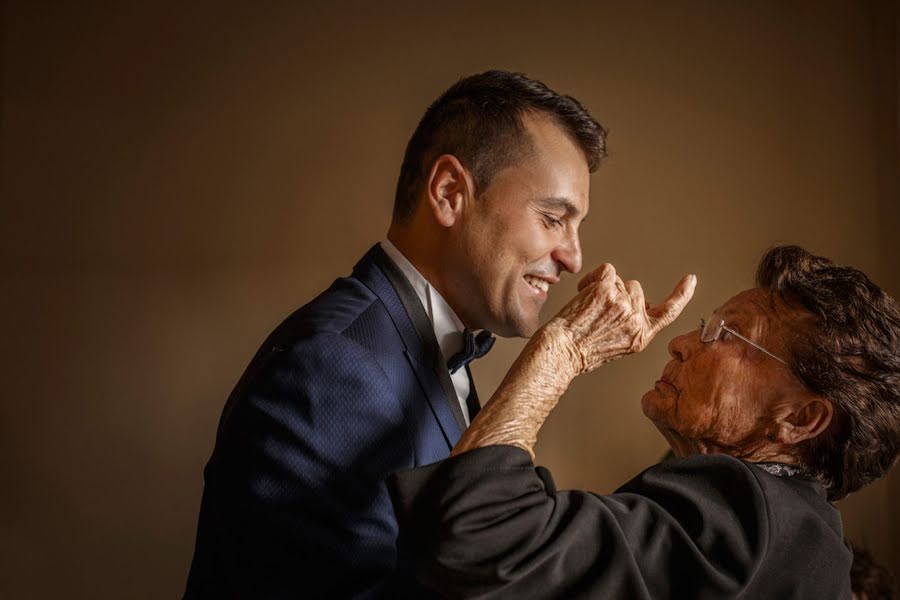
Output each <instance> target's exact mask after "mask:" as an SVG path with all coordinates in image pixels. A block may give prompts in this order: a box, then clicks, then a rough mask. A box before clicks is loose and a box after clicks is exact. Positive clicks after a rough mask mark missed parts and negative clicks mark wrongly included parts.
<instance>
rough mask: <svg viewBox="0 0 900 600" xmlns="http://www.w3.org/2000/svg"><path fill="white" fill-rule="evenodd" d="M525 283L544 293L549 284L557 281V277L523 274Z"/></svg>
mask: <svg viewBox="0 0 900 600" xmlns="http://www.w3.org/2000/svg"><path fill="white" fill-rule="evenodd" d="M523 279H524V280H525V283H527V284H528V285H530V286H531V287H532V288H534V289H535V290H540V291H541V292H543V293H544V294H546V293H547V291H548V290H549V289H550V286H551V285H553V284H554V283H557V282H558V281H559V278H558V277H549V276H548V277H546V278H545V277H537V276H535V275H525V276H524V277H523Z"/></svg>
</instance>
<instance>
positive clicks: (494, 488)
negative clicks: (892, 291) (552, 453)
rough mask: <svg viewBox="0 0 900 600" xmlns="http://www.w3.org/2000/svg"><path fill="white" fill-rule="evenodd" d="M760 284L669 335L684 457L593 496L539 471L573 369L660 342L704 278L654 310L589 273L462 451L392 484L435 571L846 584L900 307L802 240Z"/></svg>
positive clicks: (411, 537)
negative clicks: (842, 509)
mask: <svg viewBox="0 0 900 600" xmlns="http://www.w3.org/2000/svg"><path fill="white" fill-rule="evenodd" d="M757 285H758V287H756V288H754V289H750V290H747V291H745V292H742V293H740V294H738V295H737V296H735V297H733V298H731V299H730V300H728V301H727V302H726V303H725V304H723V305H722V306H721V307H719V308H718V309H717V310H716V311H714V312H713V314H712V315H710V316H709V318H708V319H706V320H704V321H703V322H702V323H701V325H700V327H699V329H697V330H695V331H692V332H690V333H687V334H685V335H681V336H679V337H676V338H675V339H674V340H672V341H671V343H670V344H669V353H670V354H671V357H672V360H671V361H670V362H669V363H668V364H667V365H666V366H665V368H664V369H663V373H662V375H661V377H660V378H659V381H657V382H656V385H655V387H654V388H653V389H652V390H650V391H649V392H647V393H646V394H645V395H644V397H643V399H642V407H643V410H644V413H645V414H646V415H647V417H648V418H649V419H651V420H652V421H653V423H654V424H655V425H656V426H657V427H658V428H659V430H660V431H661V432H662V434H663V436H664V437H665V438H666V439H667V440H668V442H669V444H670V445H671V446H672V448H673V450H674V451H675V453H676V455H677V456H678V457H679V458H678V459H676V460H673V461H671V462H667V463H664V464H659V465H656V466H654V467H651V468H649V469H647V470H646V471H644V472H643V473H642V474H640V475H639V476H637V477H636V478H635V479H633V480H632V481H630V482H628V483H627V484H625V485H624V486H622V487H621V488H620V489H619V490H617V491H616V492H615V493H613V494H611V495H608V496H598V495H595V494H591V493H588V492H581V491H560V492H558V491H556V490H555V488H554V485H553V483H552V479H551V478H550V477H549V474H548V473H547V472H546V471H545V470H543V469H540V468H538V469H535V467H534V465H533V462H532V460H533V456H534V455H533V452H532V447H533V444H534V442H535V440H536V436H537V431H538V429H539V427H540V425H541V424H542V423H543V421H544V419H545V418H546V416H547V415H548V414H549V412H550V411H551V410H552V408H553V406H555V404H556V402H557V400H558V399H559V397H560V396H561V394H562V393H563V392H564V391H565V389H566V388H567V386H568V385H569V383H570V382H571V380H572V379H573V378H574V377H575V376H576V375H577V374H579V373H582V372H585V371H588V370H591V369H593V368H595V367H597V366H599V365H601V364H603V363H605V362H608V361H609V360H612V359H615V358H617V357H619V356H622V355H624V354H627V353H629V352H634V351H639V350H641V349H642V348H643V347H645V346H646V344H647V343H648V342H649V340H650V338H652V337H653V335H654V334H655V333H656V331H658V330H659V329H661V325H660V323H663V324H664V323H667V322H670V321H671V320H672V319H673V318H674V315H673V313H674V314H677V312H680V306H682V305H683V304H684V303H686V302H687V299H689V298H690V295H691V293H692V291H693V279H692V278H691V279H688V280H687V281H686V282H683V284H682V289H681V291H680V292H679V293H680V298H677V299H676V300H678V301H677V302H669V304H668V306H666V307H665V308H664V310H658V309H651V308H649V307H648V306H647V305H646V304H645V303H644V300H643V294H642V292H641V290H640V286H639V285H638V284H637V283H636V282H623V281H622V280H621V279H619V278H618V277H617V276H616V275H615V271H614V270H613V269H612V267H610V266H608V265H607V266H605V267H604V268H601V269H599V270H598V271H597V272H595V273H593V274H592V275H590V276H588V278H586V281H583V282H582V285H581V286H580V287H581V288H582V289H581V291H580V294H579V296H577V297H576V298H575V299H574V300H573V301H572V302H570V303H569V305H567V307H566V308H564V309H563V311H562V312H561V313H560V314H559V315H557V317H555V318H554V319H552V320H551V321H550V322H549V323H548V324H547V325H546V326H545V327H544V328H542V329H541V330H540V331H539V332H538V333H537V334H536V335H535V336H534V337H533V338H532V339H531V340H530V342H529V344H528V345H527V346H526V349H525V350H524V351H523V354H522V355H521V356H520V358H519V359H518V360H517V362H516V363H515V364H514V365H513V368H512V369H511V371H510V373H509V374H508V375H507V377H506V379H504V381H503V383H502V384H501V385H500V387H499V388H498V390H497V393H496V394H495V395H494V397H493V398H492V399H491V401H490V402H489V403H488V404H487V405H486V406H485V408H484V409H483V410H482V411H481V412H480V413H479V415H478V417H477V418H476V419H475V421H474V422H473V424H472V427H471V428H470V429H469V430H468V431H467V432H466V434H465V435H464V437H463V438H462V439H461V440H460V442H459V444H458V446H457V447H456V448H455V449H454V452H453V455H452V456H451V458H450V459H448V460H446V461H443V462H441V463H437V464H435V465H430V466H427V467H423V468H419V469H414V470H410V471H406V472H402V473H399V474H397V475H395V476H394V478H393V480H392V481H391V482H390V485H391V488H392V495H393V498H394V503H395V506H396V508H397V512H398V515H399V520H400V525H401V547H405V548H406V549H407V551H409V556H411V557H414V558H413V560H415V561H416V563H417V571H418V574H419V577H420V579H421V580H422V581H423V582H424V583H425V584H426V585H428V586H429V587H432V588H433V589H435V590H437V591H439V592H440V593H441V594H443V595H446V596H449V597H502V598H728V597H742V598H850V579H849V572H850V565H851V561H852V554H851V552H850V550H849V548H848V547H847V545H846V544H845V543H844V539H843V534H842V530H841V519H840V515H839V514H838V511H837V510H836V509H835V508H834V506H833V505H832V504H831V502H832V501H834V500H837V499H839V498H842V497H844V496H846V495H847V494H849V493H851V492H854V491H856V490H858V489H860V488H862V487H863V486H865V485H867V484H868V483H870V482H872V481H874V480H876V479H878V478H879V477H881V476H882V475H883V474H884V473H885V472H886V471H887V470H888V469H889V468H890V466H891V465H892V464H893V463H894V461H895V459H896V457H897V453H898V447H900V312H898V308H897V305H896V304H895V302H894V301H893V300H892V299H891V298H890V297H889V296H888V295H887V294H885V293H884V292H883V291H882V290H881V289H879V288H878V287H877V286H876V285H875V284H873V283H872V282H871V281H870V280H869V279H868V278H867V277H866V276H865V275H864V274H862V273H861V272H859V271H857V270H855V269H852V268H849V267H843V266H838V265H835V264H833V263H832V262H831V261H829V260H827V259H825V258H822V257H819V256H813V255H811V254H809V253H808V252H806V251H805V250H803V249H801V248H797V247H791V246H785V247H779V248H775V249H773V250H771V251H769V252H768V253H767V254H766V256H765V257H764V258H763V259H762V261H761V264H760V265H759V271H758V274H757ZM670 300H671V299H670ZM673 307H674V308H673Z"/></svg>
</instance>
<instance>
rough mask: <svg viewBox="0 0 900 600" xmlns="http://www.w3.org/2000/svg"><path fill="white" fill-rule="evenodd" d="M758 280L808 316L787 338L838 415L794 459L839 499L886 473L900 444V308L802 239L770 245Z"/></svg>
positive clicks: (800, 369)
mask: <svg viewBox="0 0 900 600" xmlns="http://www.w3.org/2000/svg"><path fill="white" fill-rule="evenodd" d="M756 282H757V285H759V286H760V287H761V288H764V289H766V290H768V291H769V292H770V293H771V294H772V296H773V298H777V299H779V300H781V301H783V302H785V303H786V304H787V305H788V306H791V307H794V308H799V309H802V310H803V311H805V312H806V313H808V316H809V317H810V318H808V319H801V323H800V326H799V329H798V331H795V332H793V333H794V335H793V336H792V337H791V339H790V340H789V342H788V344H789V355H790V357H791V359H790V361H789V362H790V363H791V369H792V371H793V372H794V374H795V375H796V376H797V377H798V378H799V379H800V381H802V382H803V383H804V384H805V385H806V386H807V387H808V388H809V389H810V390H812V391H813V392H814V393H816V394H819V395H821V396H824V397H826V398H828V399H829V400H830V401H831V402H832V404H833V406H834V417H833V419H832V422H831V424H830V425H829V427H828V429H827V430H826V431H825V432H823V433H822V434H821V435H819V436H818V437H816V438H813V439H811V440H807V441H805V442H803V443H801V444H798V446H797V459H798V460H799V462H800V465H801V466H802V467H803V468H804V469H805V470H806V471H807V472H809V473H810V474H812V475H814V476H815V477H817V478H818V479H819V480H820V481H821V482H822V484H823V485H824V486H825V489H826V491H827V493H828V498H829V500H839V499H841V498H843V497H845V496H847V494H850V493H851V492H854V491H856V490H858V489H860V488H862V487H863V486H865V485H867V484H869V483H871V482H872V481H875V480H876V479H878V478H879V477H881V476H882V475H884V474H885V472H887V470H888V469H890V467H891V465H893V464H894V461H895V460H896V458H897V453H898V450H900V310H898V307H897V303H896V302H895V301H894V299H893V298H891V297H890V296H889V295H887V294H886V293H885V292H884V291H883V290H882V289H881V288H879V287H878V286H877V285H875V284H874V283H872V281H871V280H870V279H869V278H868V277H867V276H866V275H865V274H863V273H862V272H861V271H858V270H856V269H854V268H852V267H845V266H841V265H836V264H834V263H833V262H832V261H830V260H829V259H827V258H824V257H822V256H816V255H814V254H811V253H809V252H807V251H806V250H804V249H803V248H800V247H798V246H778V247H775V248H772V249H771V250H769V251H768V252H767V253H766V254H765V255H764V256H763V258H762V260H760V263H759V268H758V270H757V274H756Z"/></svg>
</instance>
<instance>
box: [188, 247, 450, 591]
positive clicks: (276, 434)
mask: <svg viewBox="0 0 900 600" xmlns="http://www.w3.org/2000/svg"><path fill="white" fill-rule="evenodd" d="M392 267H393V268H392ZM397 272H398V271H397V270H396V267H395V266H393V263H391V262H390V259H388V258H387V256H386V255H385V254H384V252H383V251H382V250H381V249H380V248H379V247H378V246H375V247H373V248H372V249H371V250H370V251H369V252H368V253H367V254H366V256H365V257H363V259H362V260H361V261H360V262H359V263H358V264H357V265H356V267H355V268H354V271H353V274H352V276H351V277H347V278H343V279H339V280H337V281H335V283H334V284H333V285H332V286H331V287H330V288H329V289H328V290H326V291H325V292H323V293H322V294H321V295H320V296H319V297H317V298H316V299H315V300H313V301H312V302H310V303H309V304H307V305H306V306H304V307H302V308H301V309H299V310H298V311H297V312H295V313H294V314H292V315H291V316H290V317H288V319H287V320H285V321H284V322H283V323H282V324H281V325H280V326H279V327H278V328H277V329H276V330H275V331H274V332H273V333H272V334H271V335H270V336H269V338H268V339H267V340H266V341H265V343H264V344H263V345H262V347H261V348H260V350H259V351H258V352H257V354H256V356H255V357H254V358H253V360H252V362H251V364H250V365H249V367H248V368H247V370H246V372H245V373H244V375H243V377H242V378H241V380H240V381H239V382H238V384H237V386H236V388H235V389H234V391H233V392H232V394H231V396H230V397H229V399H228V401H227V403H226V405H225V409H224V411H223V414H222V418H221V421H220V424H219V429H218V434H217V438H216V446H215V449H214V451H213V454H212V457H211V458H210V460H209V463H208V464H207V466H206V469H205V470H204V478H205V487H204V492H203V500H202V504H201V510H200V519H199V525H198V532H197V542H196V547H195V552H194V560H193V563H192V565H191V571H190V574H189V576H188V582H187V589H186V593H185V597H186V598H300V597H302V598H370V597H388V596H390V597H398V596H402V595H408V594H411V593H413V591H412V590H413V589H414V588H411V587H410V585H412V584H411V581H412V578H411V577H408V575H409V573H408V571H406V567H405V565H406V562H407V561H406V559H404V558H403V557H402V556H400V555H399V554H398V550H397V522H396V517H395V515H394V512H393V508H392V506H391V502H390V498H389V496H388V493H387V490H386V487H385V483H384V480H385V478H386V477H387V475H388V474H390V473H391V472H393V471H395V470H397V469H401V468H407V467H413V466H417V465H425V464H429V463H432V462H434V461H437V460H440V459H442V458H445V457H446V456H447V455H448V454H449V451H450V449H451V448H452V446H453V444H455V443H456V441H457V440H458V439H459V436H460V430H461V427H460V421H461V420H462V416H461V411H460V409H459V403H458V402H457V401H456V398H455V396H451V397H452V399H453V402H452V403H451V402H450V400H449V399H448V395H447V393H446V382H445V381H443V379H442V377H441V376H440V372H439V370H436V369H435V365H438V364H441V360H440V352H439V350H438V347H437V343H436V341H435V340H434V334H433V331H430V335H431V337H430V339H429V338H428V334H429V331H428V330H424V331H423V328H425V327H426V325H427V317H425V323H422V316H423V315H424V312H422V313H421V314H419V313H416V315H415V318H416V323H414V322H413V319H412V318H411V317H410V314H409V312H408V310H407V307H410V308H411V309H414V308H415V307H416V304H417V303H418V299H417V298H416V297H415V293H414V291H413V290H412V289H411V288H410V287H409V284H408V282H406V281H405V279H403V276H402V274H400V279H397ZM398 288H399V290H398ZM418 310H419V311H422V308H421V305H420V304H418ZM417 324H418V326H417ZM443 370H444V374H446V368H444V369H443ZM448 379H449V378H448ZM451 389H452V388H451ZM454 404H455V405H456V409H455V411H454V407H453V405H454ZM456 413H460V414H458V415H457V414H456Z"/></svg>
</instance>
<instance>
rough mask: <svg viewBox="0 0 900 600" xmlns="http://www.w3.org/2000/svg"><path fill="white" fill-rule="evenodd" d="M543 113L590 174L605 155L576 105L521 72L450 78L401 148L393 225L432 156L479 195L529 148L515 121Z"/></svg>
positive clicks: (409, 207) (601, 138)
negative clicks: (452, 161)
mask: <svg viewBox="0 0 900 600" xmlns="http://www.w3.org/2000/svg"><path fill="white" fill-rule="evenodd" d="M526 112H534V113H538V114H542V115H546V116H549V117H550V118H552V119H554V120H555V121H556V123H557V124H558V125H559V126H560V127H561V128H562V129H563V131H565V132H566V133H567V134H568V135H569V137H570V138H571V139H572V140H573V141H574V142H576V143H577V144H578V146H579V147H580V148H581V150H582V151H583V152H584V156H585V160H586V161H587V164H588V168H589V170H590V172H592V173H593V172H594V171H595V170H596V169H597V167H598V166H599V163H600V160H601V159H602V158H603V157H604V156H606V130H605V129H604V128H603V127H602V126H601V125H600V124H599V123H598V122H597V121H595V120H594V118H593V117H592V116H591V115H590V113H588V111H587V110H586V109H585V108H584V107H583V106H582V105H581V103H580V102H578V100H576V99H575V98H572V97H571V96H564V95H561V94H558V93H556V92H554V91H553V90H551V89H550V88H548V87H547V86H546V85H544V84H543V83H541V82H540V81H537V80H535V79H530V78H528V77H526V76H525V75H523V74H522V73H510V72H507V71H487V72H484V73H480V74H478V75H472V76H470V77H466V78H464V79H461V80H459V81H457V82H456V83H455V84H453V86H451V87H450V89H448V90H447V91H446V92H444V93H443V94H441V96H440V97H439V98H438V99H437V100H436V101H435V102H434V103H433V104H432V105H431V106H430V107H428V110H427V111H425V115H424V116H423V117H422V120H421V121H419V125H418V127H416V130H415V132H414V133H413V135H412V137H411V138H410V140H409V144H407V146H406V154H405V155H404V157H403V165H402V167H401V168H400V178H399V180H398V181H397V192H396V194H395V197H394V216H393V219H394V222H395V223H402V222H405V221H407V220H408V219H409V218H410V217H412V215H413V213H414V212H415V209H416V203H417V200H418V198H419V196H420V195H421V192H422V189H423V188H424V186H425V184H426V180H427V178H428V173H429V171H430V169H431V166H432V165H433V164H434V161H435V160H436V159H437V157H438V156H440V155H442V154H451V155H453V156H455V157H456V158H457V159H458V160H459V161H460V163H461V164H462V165H463V167H465V168H466V169H468V170H469V172H470V173H471V174H472V178H473V180H474V184H475V193H476V194H480V193H481V192H483V191H484V190H485V189H486V188H487V187H488V186H489V185H490V182H491V180H492V178H493V176H494V174H495V173H497V171H499V170H500V169H502V168H504V167H507V166H509V165H511V164H515V162H516V161H518V160H521V159H522V158H524V157H525V156H526V155H527V154H528V152H529V151H530V149H531V139H530V137H529V136H528V135H527V132H526V131H525V127H524V124H523V123H522V116H523V114H525V113H526Z"/></svg>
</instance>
